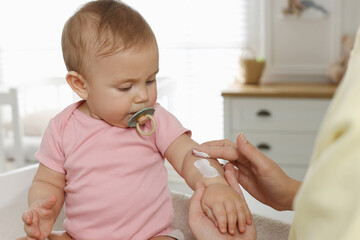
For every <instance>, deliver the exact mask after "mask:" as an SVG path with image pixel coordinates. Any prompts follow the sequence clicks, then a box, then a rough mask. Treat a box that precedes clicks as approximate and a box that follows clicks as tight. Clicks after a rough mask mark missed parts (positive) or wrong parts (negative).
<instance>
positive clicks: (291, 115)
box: [222, 84, 336, 180]
mask: <svg viewBox="0 0 360 240" xmlns="http://www.w3.org/2000/svg"><path fill="white" fill-rule="evenodd" d="M335 90H336V86H334V85H328V84H276V85H275V84H271V85H258V86H251V85H250V86H249V85H241V84H234V85H232V86H231V87H229V88H228V89H226V90H224V91H223V92H222V95H223V97H224V126H225V129H224V134H225V138H228V139H230V140H233V141H235V139H236V136H237V134H238V133H239V132H244V133H245V135H246V137H247V139H248V140H249V141H250V142H251V143H252V144H254V145H255V146H256V147H257V148H259V149H260V150H261V151H262V152H263V153H264V154H265V155H267V156H268V157H270V158H272V159H273V160H275V161H276V162H277V163H278V164H279V165H280V167H282V169H283V170H284V171H285V172H286V173H287V174H288V175H289V176H291V177H294V178H296V179H299V180H301V179H303V177H304V176H305V173H306V170H307V167H308V163H309V160H310V158H311V154H312V150H313V147H314V144H315V139H316V135H317V132H318V129H319V127H320V124H321V122H322V119H323V117H324V115H325V113H326V110H327V107H328V105H329V103H330V101H331V98H332V96H333V94H334V92H335Z"/></svg>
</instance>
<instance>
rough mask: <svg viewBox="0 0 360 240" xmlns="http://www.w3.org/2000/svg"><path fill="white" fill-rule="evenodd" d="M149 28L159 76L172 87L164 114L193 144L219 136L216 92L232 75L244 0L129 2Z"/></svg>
mask: <svg viewBox="0 0 360 240" xmlns="http://www.w3.org/2000/svg"><path fill="white" fill-rule="evenodd" d="M128 3H129V4H130V5H132V6H134V7H135V8H136V9H138V10H139V11H140V12H141V13H142V14H143V16H144V17H145V18H146V19H147V21H148V22H149V24H150V25H151V27H152V28H153V30H154V32H155V34H156V36H157V39H158V43H159V47H160V75H162V76H166V77H168V78H169V81H173V82H174V90H173V91H172V92H171V93H170V94H171V95H172V97H171V102H170V106H169V110H170V111H171V112H172V113H174V114H175V115H176V116H177V117H178V118H179V119H180V121H181V122H182V124H183V125H184V126H185V127H188V128H190V129H191V130H192V131H193V137H194V139H195V140H197V141H198V142H203V141H208V140H211V139H219V138H222V137H223V99H222V97H221V91H222V90H223V89H224V88H226V87H227V85H228V84H230V83H231V82H232V81H234V78H235V77H236V76H237V74H238V58H239V55H240V49H241V48H242V47H244V46H246V45H247V39H248V36H249V34H248V32H249V31H248V30H249V24H248V23H249V12H250V11H249V9H250V4H249V3H250V0H227V1H215V0H196V1H194V0H182V1H169V0H153V1H147V0H131V1H128Z"/></svg>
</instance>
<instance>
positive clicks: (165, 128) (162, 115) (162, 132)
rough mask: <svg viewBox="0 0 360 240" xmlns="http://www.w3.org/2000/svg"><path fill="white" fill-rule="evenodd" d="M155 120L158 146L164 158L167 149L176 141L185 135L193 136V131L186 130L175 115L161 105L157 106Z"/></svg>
mask: <svg viewBox="0 0 360 240" xmlns="http://www.w3.org/2000/svg"><path fill="white" fill-rule="evenodd" d="M154 118H155V120H156V122H157V129H156V145H157V148H158V149H159V151H160V152H161V154H162V155H163V156H164V155H165V152H166V149H167V148H168V147H169V145H170V144H171V143H172V142H173V141H175V139H177V138H178V137H180V136H181V135H182V134H184V133H186V134H188V135H189V136H191V131H190V130H188V129H186V128H184V127H183V126H182V124H181V123H180V121H179V120H178V119H177V118H176V117H175V116H174V115H172V114H171V113H170V112H168V111H166V110H165V109H164V108H163V107H161V106H160V105H159V104H157V105H156V106H155V114H154Z"/></svg>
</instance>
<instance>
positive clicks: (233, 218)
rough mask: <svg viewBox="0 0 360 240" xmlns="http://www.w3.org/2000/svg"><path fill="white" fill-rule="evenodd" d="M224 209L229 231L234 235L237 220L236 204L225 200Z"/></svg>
mask: <svg viewBox="0 0 360 240" xmlns="http://www.w3.org/2000/svg"><path fill="white" fill-rule="evenodd" d="M225 209H226V214H227V225H228V230H229V233H230V234H232V235H234V234H235V233H236V223H237V221H238V214H237V212H238V211H237V208H236V205H235V204H234V203H233V202H225Z"/></svg>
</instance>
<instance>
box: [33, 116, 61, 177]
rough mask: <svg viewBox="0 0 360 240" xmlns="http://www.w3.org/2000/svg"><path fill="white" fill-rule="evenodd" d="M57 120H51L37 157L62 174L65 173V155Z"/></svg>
mask: <svg viewBox="0 0 360 240" xmlns="http://www.w3.org/2000/svg"><path fill="white" fill-rule="evenodd" d="M61 143H62V141H61V136H60V134H59V129H58V127H57V124H56V119H55V118H53V119H51V120H50V123H49V125H48V127H47V128H46V130H45V132H44V135H43V138H42V140H41V144H40V148H39V150H38V151H37V153H36V154H35V157H36V158H37V159H38V160H39V162H41V163H42V164H44V165H45V166H46V167H48V168H50V169H52V170H54V171H56V172H60V173H65V170H64V163H65V155H64V151H63V148H62V144H61Z"/></svg>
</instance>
